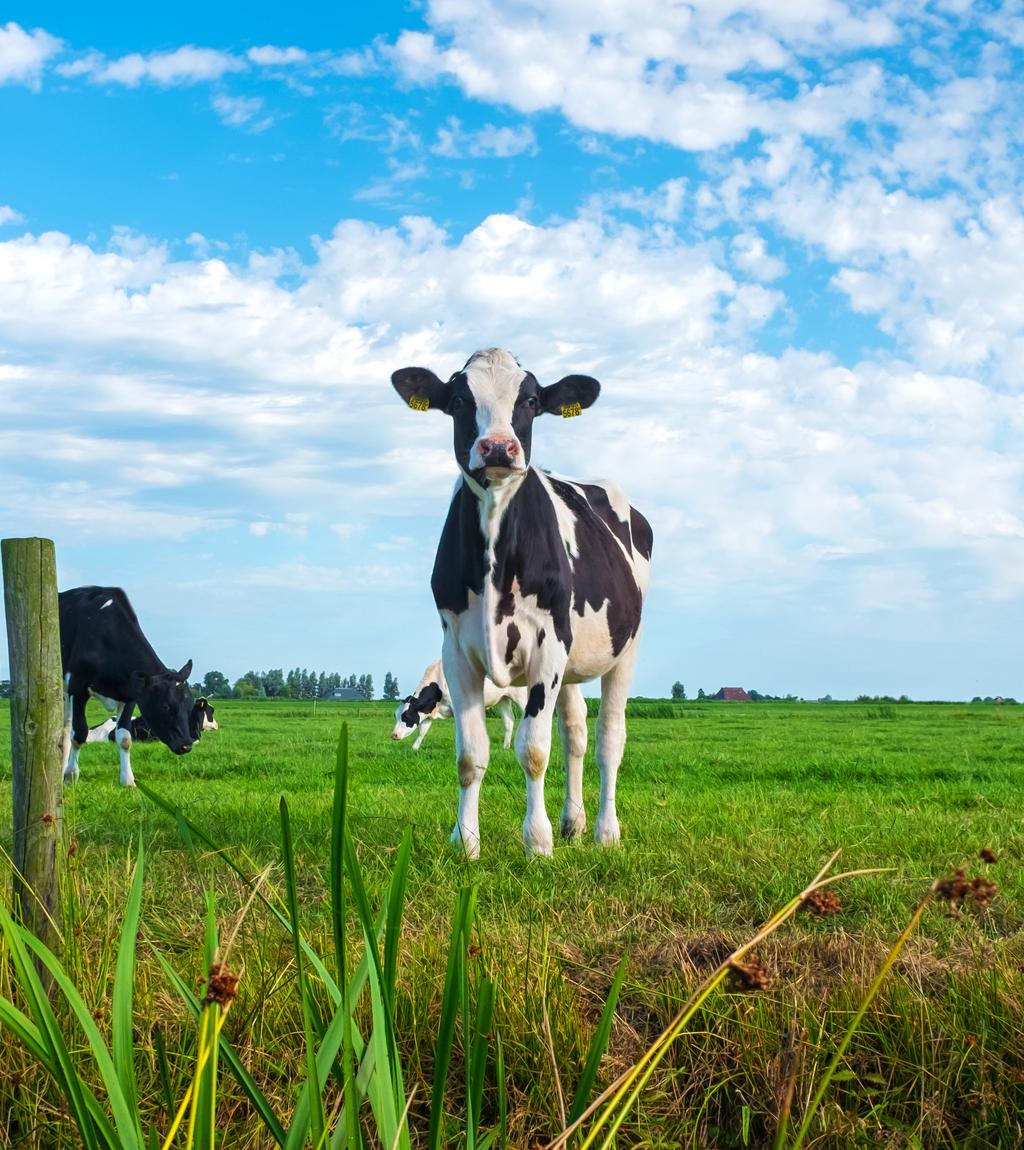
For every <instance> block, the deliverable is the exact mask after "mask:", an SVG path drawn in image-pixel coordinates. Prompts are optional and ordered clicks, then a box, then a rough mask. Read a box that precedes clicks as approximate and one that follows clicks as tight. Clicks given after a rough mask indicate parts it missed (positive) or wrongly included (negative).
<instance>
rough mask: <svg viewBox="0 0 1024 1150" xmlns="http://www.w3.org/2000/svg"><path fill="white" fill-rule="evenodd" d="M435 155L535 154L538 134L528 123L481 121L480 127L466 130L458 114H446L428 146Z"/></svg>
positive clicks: (496, 156)
mask: <svg viewBox="0 0 1024 1150" xmlns="http://www.w3.org/2000/svg"><path fill="white" fill-rule="evenodd" d="M430 150H431V151H432V152H433V153H434V154H435V155H438V156H449V157H451V158H453V159H459V158H461V157H465V156H471V157H474V158H477V157H486V156H492V157H494V158H496V159H503V158H507V157H509V156H518V155H520V154H522V153H523V152H528V153H530V154H531V155H536V153H537V137H536V136H535V135H534V132H533V129H532V128H531V127H530V126H529V125H528V124H521V125H519V126H518V127H515V128H510V127H504V128H499V127H495V125H494V124H484V126H483V127H482V128H476V129H469V130H467V129H465V128H464V127H463V126H462V123H461V122H460V121H459V119H458V117H457V116H449V118H448V120H447V122H446V123H445V124H444V126H443V127H441V128H439V129H438V131H437V140H436V141H435V143H434V144H433V146H432V147H431V149H430Z"/></svg>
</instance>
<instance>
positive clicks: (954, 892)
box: [935, 869, 999, 918]
mask: <svg viewBox="0 0 1024 1150" xmlns="http://www.w3.org/2000/svg"><path fill="white" fill-rule="evenodd" d="M998 891H999V887H998V886H996V884H995V883H994V882H993V881H992V880H991V879H990V878H982V877H981V876H980V875H979V876H978V878H967V877H966V876H965V875H964V872H963V870H962V869H961V870H958V871H956V872H955V873H954V874H953V875H951V876H950V877H949V878H944V879H942V880H941V881H939V882H938V883H936V886H935V893H936V895H937V896H938V897H939V898H940V899H942V900H944V901H945V902H947V903H948V904H949V909H948V911H947V913H948V915H949V916H950V918H959V917H960V908H961V906H962V905H963V903H964V901H965V899H970V900H971V901H972V902H973V903H974V905H975V906H977V907H978V909H979V910H986V909H987V908H988V905H989V903H990V902H991V901H992V900H993V899H994V898H995V896H996V894H997V893H998Z"/></svg>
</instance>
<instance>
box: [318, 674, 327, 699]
mask: <svg viewBox="0 0 1024 1150" xmlns="http://www.w3.org/2000/svg"><path fill="white" fill-rule="evenodd" d="M316 693H317V695H318V696H319V697H320V698H321V699H322V698H323V697H324V695H326V694H327V672H326V671H321V672H320V675H319V678H318V679H317V681H316Z"/></svg>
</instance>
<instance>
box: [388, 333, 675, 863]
mask: <svg viewBox="0 0 1024 1150" xmlns="http://www.w3.org/2000/svg"><path fill="white" fill-rule="evenodd" d="M391 382H392V384H393V385H394V387H395V390H396V391H397V392H398V393H399V395H401V397H402V399H403V400H404V401H405V402H406V403H407V404H408V405H409V406H410V407H411V408H413V409H415V410H417V411H421V412H423V411H430V410H434V411H440V412H443V413H444V414H446V415H448V416H449V417H450V418H451V420H452V423H453V425H454V433H455V458H456V461H457V462H458V465H459V468H460V475H459V478H458V480H457V482H456V485H455V491H454V494H453V496H452V500H451V504H450V506H449V508H448V518H447V520H446V522H445V525H444V529H443V531H442V533H441V540H440V543H439V544H438V549H437V557H436V559H435V561H434V572H433V576H432V578H431V588H432V590H433V593H434V602H435V603H436V605H437V609H438V612H439V613H440V616H441V625H442V627H443V628H444V646H443V651H442V660H443V664H444V672H445V676H446V678H447V680H448V685H449V689H450V691H451V698H452V704H453V709H454V712H455V721H456V754H457V761H458V770H459V783H460V786H461V790H460V797H459V811H458V820H457V822H456V825H455V830H454V831H453V833H452V840H453V842H455V843H461V844H462V846H463V848H464V849H465V851H466V853H467V854H468V855H469V856H470V857H471V858H475V857H476V856H477V855H478V854H479V851H480V828H479V813H478V810H479V799H480V786H481V783H482V781H483V777H484V772H485V771H486V769H487V762H488V755H489V745H488V739H487V725H486V723H485V721H484V717H485V710H484V684H485V682H486V680H487V679H491V680H492V681H493V682H494V683H496V684H497V685H498V686H499V687H500V686H508V685H510V684H516V685H521V686H525V687H526V688H527V691H528V694H527V702H526V708H525V710H524V712H523V718H522V719H521V721H520V723H519V730H518V732H517V734H516V753H517V755H518V757H519V762H520V764H521V765H522V768H523V771H524V773H525V775H526V818H525V820H524V822H523V841H524V843H525V845H526V850H527V853H536V854H550V853H551V851H552V832H551V823H550V822H549V820H548V816H547V813H546V811H545V809H544V774H545V772H546V770H547V766H548V758H549V755H550V751H551V719H552V713H553V711H554V710H555V707H556V702H557V710H558V715H559V727H560V730H561V734H562V741H563V744H564V746H565V758H566V794H565V804H564V806H563V808H562V833H563V835H565V836H566V837H572V836H574V835H576V834H578V833H580V832H581V831H582V830H583V829H584V827H585V826H586V815H585V813H584V810H583V755H584V752H585V751H586V745H587V724H586V720H587V708H586V702H585V700H584V698H583V693H582V691H581V690H580V688H579V686H578V684H580V683H583V682H586V681H587V680H589V679H594V678H596V677H598V676H600V678H601V713H600V717H599V718H598V721H597V762H598V766H599V768H600V771H601V802H600V809H599V811H598V816H597V823H596V826H595V836H596V838H597V840H598V842H600V843H604V844H610V843H615V842H618V840H619V822H618V818H617V815H616V811H615V783H616V776H617V774H618V769H619V763H620V762H621V760H622V752H623V748H624V746H625V742H626V720H625V714H626V698H627V695H628V693H629V685H630V680H631V677H632V673H633V663H634V661H635V658H636V651H637V640H638V639H639V635H640V613H641V608H642V605H643V599H644V594H645V592H646V589H647V581H648V568H649V561H650V556H651V546H652V532H651V528H650V524H649V523H648V522H647V520H646V519H645V518H644V517H643V516H642V515H641V514H640V513H639V512H638V511H636V510H635V509H634V508H632V507H630V505H629V502H628V501H627V499H626V497H625V496H624V495H623V494H622V492H621V491H619V489H618V488H617V487H615V486H613V485H612V484H610V483H604V482H580V481H577V480H570V479H563V478H560V477H558V476H555V475H552V474H549V473H548V472H545V471H539V470H538V469H537V468H534V467H531V465H530V446H531V436H532V431H533V421H534V419H535V418H536V417H537V416H538V415H543V414H545V413H546V414H552V415H558V414H561V415H563V416H565V417H572V416H576V415H580V414H581V413H582V412H583V410H584V409H585V408H588V407H590V405H591V404H592V403H593V402H594V400H595V399H597V396H598V392H599V391H600V384H599V383H598V382H597V380H596V379H592V378H590V376H586V375H568V376H566V377H565V378H564V379H561V380H559V381H558V382H557V383H553V384H551V385H550V386H548V387H542V386H541V385H540V384H539V383H538V382H537V379H536V377H535V376H534V375H533V373H532V372H528V371H524V370H523V369H522V368H521V367H520V365H519V363H518V362H517V361H516V360H515V359H514V358H513V356H511V355H510V354H509V353H508V352H506V351H501V350H499V349H497V348H492V349H491V350H490V351H483V352H477V353H476V354H474V355H473V356H471V357H470V359H469V360H468V361H467V363H466V365H465V366H464V367H463V368H462V370H461V371H457V372H455V374H454V375H452V377H451V378H450V379H449V380H448V381H447V382H443V381H442V380H441V379H440V378H438V376H437V375H435V374H434V372H432V371H430V370H429V369H427V368H422V367H406V368H402V369H401V370H399V371H396V372H395V373H394V374H393V375H392V377H391Z"/></svg>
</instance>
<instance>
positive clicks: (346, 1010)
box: [331, 723, 376, 1150]
mask: <svg viewBox="0 0 1024 1150" xmlns="http://www.w3.org/2000/svg"><path fill="white" fill-rule="evenodd" d="M332 813H333V818H332V820H331V925H332V928H333V934H334V956H335V965H336V969H337V973H338V985H339V986H340V987H341V996H340V1001H341V1045H342V1054H341V1076H342V1084H343V1090H344V1098H345V1111H344V1114H343V1115H342V1123H343V1128H344V1131H345V1142H346V1145H348V1146H350V1147H352V1148H353V1150H358V1147H359V1146H360V1145H361V1143H362V1138H361V1128H360V1126H359V1104H358V1100H357V1096H356V1082H355V1079H356V1072H355V1062H354V1059H355V1044H354V1039H353V1034H352V1028H353V1022H352V997H351V994H350V992H349V985H348V973H347V959H346V953H347V951H346V947H347V945H348V939H347V915H348V907H347V906H346V902H345V874H344V871H345V864H344V854H345V838H346V835H347V834H348V723H342V724H341V730H340V731H339V732H338V752H337V755H336V756H335V762H334V802H333V812H332ZM374 938H375V939H376V935H374ZM374 950H376V944H375V945H374ZM367 970H369V964H368V962H367ZM335 1001H337V1000H335Z"/></svg>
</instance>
